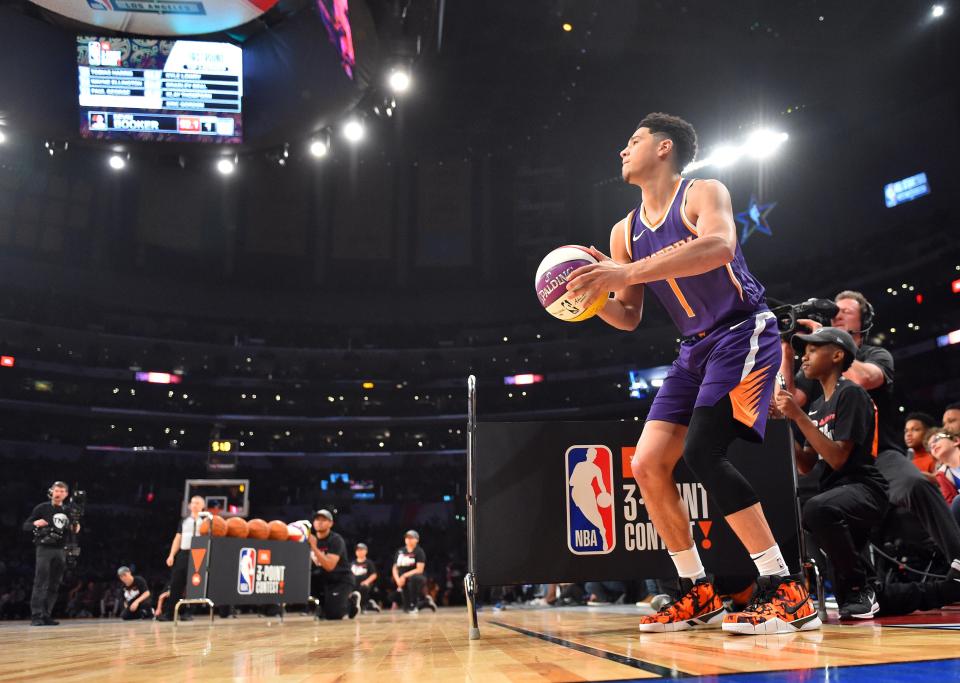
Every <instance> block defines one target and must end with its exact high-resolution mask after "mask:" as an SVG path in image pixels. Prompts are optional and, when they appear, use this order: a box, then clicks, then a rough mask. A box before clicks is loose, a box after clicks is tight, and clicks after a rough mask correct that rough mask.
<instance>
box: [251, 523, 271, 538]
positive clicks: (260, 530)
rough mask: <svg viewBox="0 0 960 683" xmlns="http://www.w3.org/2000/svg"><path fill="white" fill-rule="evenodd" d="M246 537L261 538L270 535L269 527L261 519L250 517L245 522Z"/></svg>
mask: <svg viewBox="0 0 960 683" xmlns="http://www.w3.org/2000/svg"><path fill="white" fill-rule="evenodd" d="M247 532H248V533H247V538H256V539H258V540H261V541H262V540H263V539H265V538H269V537H270V527H268V526H267V523H266V522H265V521H263V520H262V519H251V520H250V521H249V522H247Z"/></svg>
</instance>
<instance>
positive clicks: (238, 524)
mask: <svg viewBox="0 0 960 683" xmlns="http://www.w3.org/2000/svg"><path fill="white" fill-rule="evenodd" d="M249 533H250V529H248V528H247V520H245V519H243V518H241V517H231V518H230V519H228V520H227V536H233V537H234V538H246V537H247V534H249Z"/></svg>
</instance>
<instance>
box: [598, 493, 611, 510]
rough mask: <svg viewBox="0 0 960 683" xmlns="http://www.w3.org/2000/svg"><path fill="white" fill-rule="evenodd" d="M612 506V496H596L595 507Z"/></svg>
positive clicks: (607, 494) (604, 494) (606, 494)
mask: <svg viewBox="0 0 960 683" xmlns="http://www.w3.org/2000/svg"><path fill="white" fill-rule="evenodd" d="M611 505H613V496H611V495H610V494H609V493H601V494H600V495H599V496H597V507H600V508H608V507H610V506H611Z"/></svg>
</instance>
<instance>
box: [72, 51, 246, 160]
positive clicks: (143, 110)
mask: <svg viewBox="0 0 960 683" xmlns="http://www.w3.org/2000/svg"><path fill="white" fill-rule="evenodd" d="M77 76H78V83H79V102H80V134H81V135H82V136H83V137H85V138H94V139H103V140H115V139H122V140H160V141H178V142H183V141H187V142H215V143H240V142H242V141H243V134H242V125H241V103H242V101H243V54H242V51H241V50H240V48H239V47H237V46H236V45H231V44H229V43H214V42H201V41H195V40H153V39H143V38H116V37H114V38H96V37H86V36H79V37H78V38H77Z"/></svg>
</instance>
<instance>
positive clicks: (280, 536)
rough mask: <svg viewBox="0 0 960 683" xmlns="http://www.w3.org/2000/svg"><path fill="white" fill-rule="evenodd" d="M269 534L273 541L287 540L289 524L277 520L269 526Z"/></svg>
mask: <svg viewBox="0 0 960 683" xmlns="http://www.w3.org/2000/svg"><path fill="white" fill-rule="evenodd" d="M268 533H269V534H270V540H271V541H285V540H287V523H286V522H281V521H280V520H279V519H275V520H273V521H272V522H270V524H269V525H268Z"/></svg>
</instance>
